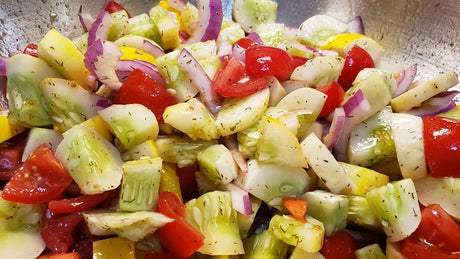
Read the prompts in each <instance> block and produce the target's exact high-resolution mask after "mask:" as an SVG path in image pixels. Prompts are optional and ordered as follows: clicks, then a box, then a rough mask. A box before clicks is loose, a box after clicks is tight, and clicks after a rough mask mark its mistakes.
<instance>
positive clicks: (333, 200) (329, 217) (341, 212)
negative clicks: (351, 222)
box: [302, 190, 348, 236]
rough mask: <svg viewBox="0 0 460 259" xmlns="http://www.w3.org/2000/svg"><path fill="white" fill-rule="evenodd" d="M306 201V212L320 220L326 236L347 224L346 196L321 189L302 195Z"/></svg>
mask: <svg viewBox="0 0 460 259" xmlns="http://www.w3.org/2000/svg"><path fill="white" fill-rule="evenodd" d="M302 198H303V199H305V200H306V201H307V203H308V205H307V214H308V215H310V216H312V217H313V218H315V219H317V220H319V221H321V222H322V223H323V226H324V230H325V234H326V236H330V235H332V234H334V233H335V232H337V231H338V230H341V229H344V228H345V227H346V225H347V213H348V198H347V197H346V196H344V195H337V194H332V193H328V192H325V191H321V190H315V191H311V192H307V193H305V194H304V195H302Z"/></svg>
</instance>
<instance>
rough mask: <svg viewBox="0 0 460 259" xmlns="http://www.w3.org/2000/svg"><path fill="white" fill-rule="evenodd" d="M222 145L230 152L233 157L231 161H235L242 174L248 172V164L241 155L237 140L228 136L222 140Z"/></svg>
mask: <svg viewBox="0 0 460 259" xmlns="http://www.w3.org/2000/svg"><path fill="white" fill-rule="evenodd" d="M222 140H223V143H224V145H225V146H226V147H227V148H228V150H230V152H231V153H232V156H233V160H235V162H236V164H237V165H238V167H239V168H240V170H241V172H242V173H247V172H248V163H247V162H246V159H245V158H244V156H243V154H241V152H240V150H239V148H238V140H237V138H236V136H235V135H230V136H226V137H223V138H222Z"/></svg>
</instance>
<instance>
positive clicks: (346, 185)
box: [300, 133, 356, 194]
mask: <svg viewBox="0 0 460 259" xmlns="http://www.w3.org/2000/svg"><path fill="white" fill-rule="evenodd" d="M300 145H301V146H302V150H303V152H304V154H305V157H306V158H307V161H308V164H309V165H310V166H311V168H312V169H313V171H314V172H315V174H316V175H318V177H319V178H320V179H321V181H322V182H323V183H324V184H325V185H326V186H327V188H329V190H330V191H331V192H332V193H336V194H347V193H350V192H352V191H353V190H355V189H356V185H355V183H354V182H353V181H352V179H351V177H350V175H348V173H347V172H346V171H345V170H344V169H343V168H342V166H340V164H339V163H338V162H337V160H336V159H335V158H334V156H333V155H332V153H331V151H329V149H327V147H326V145H324V143H323V142H321V140H320V139H319V138H318V137H317V136H316V135H315V134H313V133H312V134H310V135H308V137H306V138H305V139H304V140H303V141H302V143H300Z"/></svg>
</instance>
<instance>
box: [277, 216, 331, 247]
mask: <svg viewBox="0 0 460 259" xmlns="http://www.w3.org/2000/svg"><path fill="white" fill-rule="evenodd" d="M306 220H307V222H302V221H300V220H298V219H294V218H293V217H291V216H288V215H275V216H273V218H272V219H271V220H270V226H269V228H268V230H269V232H270V233H272V234H273V235H274V236H275V237H277V238H279V239H281V240H282V241H283V242H285V243H286V244H289V245H292V246H296V247H300V248H301V249H303V250H305V251H307V252H309V253H314V252H318V251H319V250H320V249H321V247H322V246H323V239H324V227H323V223H321V221H318V220H316V219H314V218H312V217H308V216H307V217H306Z"/></svg>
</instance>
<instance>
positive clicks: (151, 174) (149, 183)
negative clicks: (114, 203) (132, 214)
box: [119, 157, 162, 211]
mask: <svg viewBox="0 0 460 259" xmlns="http://www.w3.org/2000/svg"><path fill="white" fill-rule="evenodd" d="M161 168H162V160H161V158H158V157H157V158H148V159H139V160H134V161H128V162H125V163H123V166H122V169H123V182H122V183H121V191H120V202H119V205H120V209H121V210H124V211H143V210H147V211H148V210H151V209H153V208H154V206H155V204H156V202H157V199H158V190H159V187H160V179H161Z"/></svg>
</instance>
